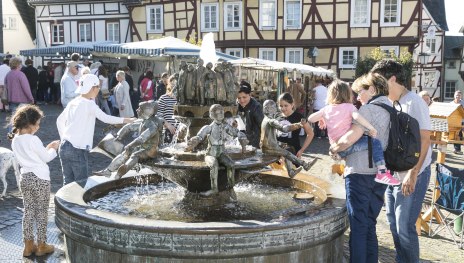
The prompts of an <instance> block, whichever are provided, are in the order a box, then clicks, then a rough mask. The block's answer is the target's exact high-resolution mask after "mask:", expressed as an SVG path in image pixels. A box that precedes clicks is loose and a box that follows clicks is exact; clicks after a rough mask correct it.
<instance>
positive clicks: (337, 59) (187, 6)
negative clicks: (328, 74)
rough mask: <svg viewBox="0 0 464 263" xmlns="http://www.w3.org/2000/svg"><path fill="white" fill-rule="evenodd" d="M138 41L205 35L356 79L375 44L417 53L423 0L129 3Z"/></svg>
mask: <svg viewBox="0 0 464 263" xmlns="http://www.w3.org/2000/svg"><path fill="white" fill-rule="evenodd" d="M125 3H126V4H127V7H128V9H129V11H130V19H131V34H132V38H133V39H134V41H139V40H146V39H151V38H157V37H159V36H163V35H169V36H174V37H177V38H181V39H182V38H185V39H192V38H193V39H195V40H196V39H201V38H202V36H203V35H204V34H206V33H208V32H213V33H214V35H215V42H216V47H217V48H220V49H221V50H222V51H223V52H226V53H229V54H232V55H235V56H239V57H257V58H263V59H270V60H278V61H286V62H292V63H305V64H315V65H317V66H321V67H324V68H328V69H332V70H334V71H335V72H336V73H337V75H338V76H340V78H342V79H346V80H352V79H353V77H354V67H355V62H356V59H357V58H359V57H361V56H364V55H366V54H368V53H369V52H370V51H371V50H372V49H373V48H375V47H380V48H382V49H384V50H386V51H389V50H394V52H396V53H399V52H400V51H403V50H405V51H409V52H411V53H412V52H413V51H414V49H415V48H416V47H417V45H418V43H419V40H420V37H419V36H420V31H421V26H420V25H421V24H422V23H421V19H422V16H423V15H422V14H423V4H422V1H421V0H351V1H349V0H317V1H316V0H254V1H251V0H230V1H228V0H189V1H186V0H171V1H165V0H125Z"/></svg>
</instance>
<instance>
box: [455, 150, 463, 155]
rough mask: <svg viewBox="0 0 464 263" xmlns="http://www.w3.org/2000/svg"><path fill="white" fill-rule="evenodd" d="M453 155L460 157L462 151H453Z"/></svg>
mask: <svg viewBox="0 0 464 263" xmlns="http://www.w3.org/2000/svg"><path fill="white" fill-rule="evenodd" d="M453 153H454V154H457V155H462V151H454V152H453Z"/></svg>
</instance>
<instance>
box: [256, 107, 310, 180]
mask: <svg viewBox="0 0 464 263" xmlns="http://www.w3.org/2000/svg"><path fill="white" fill-rule="evenodd" d="M263 113H264V119H263V122H262V123H261V138H260V143H259V144H260V147H261V150H262V151H263V153H264V154H268V155H272V156H283V157H284V158H285V167H286V168H287V172H288V176H289V177H290V178H293V177H295V176H296V175H297V174H298V173H299V172H300V171H301V169H302V168H304V169H305V170H306V171H307V170H309V168H310V167H311V164H310V163H308V162H305V161H302V160H300V159H298V158H297V157H296V156H295V155H293V154H292V153H291V152H289V151H287V150H285V149H282V148H281V147H280V146H279V143H278V141H277V133H276V130H279V131H282V132H291V131H294V130H296V129H300V128H302V127H303V124H304V122H306V120H305V119H302V120H301V122H299V123H293V124H289V125H282V124H281V123H280V122H279V120H277V119H276V117H277V113H278V112H277V105H276V103H275V102H274V101H273V100H266V101H265V102H264V103H263ZM293 163H294V164H296V165H298V167H297V168H293Z"/></svg>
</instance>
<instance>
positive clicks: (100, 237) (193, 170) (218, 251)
mask: <svg viewBox="0 0 464 263" xmlns="http://www.w3.org/2000/svg"><path fill="white" fill-rule="evenodd" d="M189 68H190V69H189ZM191 68H192V67H191V66H188V65H186V64H185V63H182V64H181V74H180V75H179V79H178V82H177V83H178V85H185V84H182V83H183V81H184V83H195V82H192V80H191V79H190V80H189V78H190V77H188V76H185V75H183V72H182V70H183V69H185V70H186V71H187V72H188V71H190V72H192V70H191ZM224 68H225V67H222V68H220V69H218V70H217V72H215V73H211V72H212V70H211V68H210V65H207V67H206V69H205V71H208V73H207V74H220V73H219V72H221V71H222V72H223V71H224ZM223 74H224V73H223ZM213 77H214V76H212V75H211V80H208V81H213V80H214V79H218V78H217V77H214V78H213ZM183 78H185V80H183ZM187 80H188V81H187ZM205 82H207V81H206V80H205V81H204V82H203V83H205ZM213 83H214V85H218V82H217V80H216V81H214V82H213ZM219 84H220V85H223V84H221V83H220V82H219ZM208 85H210V84H208ZM211 85H213V84H211ZM195 89H197V88H195ZM205 89H206V87H205ZM189 90H191V87H190V88H189V87H186V86H178V92H182V93H183V94H184V95H185V92H186V91H189ZM198 90H201V89H199V88H198ZM197 94H198V93H197ZM227 94H228V93H227V92H225V96H224V98H226V99H227V98H228V96H227ZM184 95H178V98H179V100H180V102H182V103H184V104H185V103H186V104H189V106H187V105H183V104H181V105H183V106H178V107H176V112H177V114H178V115H179V119H183V120H184V121H185V122H188V123H191V124H192V125H193V127H192V126H191V127H190V133H192V134H193V135H194V134H196V131H197V130H199V128H198V126H203V125H208V124H209V123H210V122H211V121H207V118H205V117H207V116H208V115H207V114H206V112H208V109H209V108H210V107H209V106H206V105H202V104H203V103H205V104H206V103H215V102H216V103H217V102H221V103H222V104H224V106H223V109H224V117H227V116H234V115H235V112H234V107H232V106H231V105H228V104H229V103H228V102H227V100H225V101H218V100H216V101H214V100H212V98H210V97H208V96H210V95H208V94H206V95H205V96H204V101H202V100H201V97H200V100H199V101H193V99H194V98H197V96H190V97H188V96H184ZM215 96H216V98H217V94H216V95H215ZM187 100H190V101H187ZM195 104H197V105H195ZM198 104H199V105H198ZM205 110H206V111H205ZM193 131H195V132H193ZM190 137H193V136H192V135H191V136H190ZM192 140H194V139H190V140H189V142H191V141H192ZM188 146H189V144H188V143H186V142H184V143H183V144H182V143H179V144H177V145H170V146H168V147H161V148H160V149H159V151H158V154H157V156H156V157H155V158H149V159H145V160H142V161H141V162H140V165H141V166H143V167H150V169H151V170H152V171H154V173H153V174H149V175H143V176H135V177H123V178H122V179H119V180H113V181H109V182H105V183H101V184H99V185H97V186H94V187H91V188H90V189H88V190H84V189H83V188H82V187H81V186H80V185H79V184H77V183H72V184H69V185H66V186H64V187H63V188H61V189H60V190H59V191H58V192H57V194H56V196H55V207H56V217H55V220H56V224H57V226H58V227H59V229H60V230H61V231H62V232H63V233H64V239H65V243H66V258H67V261H68V262H111V263H116V262H121V263H122V262H342V261H343V233H344V231H345V230H346V228H347V226H348V222H347V216H346V208H345V200H344V199H343V198H339V197H337V195H336V194H337V193H335V192H333V188H332V186H331V185H330V184H329V183H327V182H325V181H323V180H320V179H317V178H314V177H310V178H309V179H308V180H305V181H303V180H296V179H291V178H288V177H286V176H285V177H284V176H281V175H279V174H278V173H276V172H275V171H271V172H263V167H266V166H267V165H269V164H271V163H273V162H275V161H276V160H277V159H278V158H276V157H275V156H270V155H266V154H263V153H262V152H261V150H258V149H255V148H253V147H250V146H246V147H241V146H227V147H225V153H226V154H227V155H228V156H229V157H230V159H231V163H232V164H233V167H234V172H233V180H232V181H231V180H230V178H228V176H227V173H226V167H225V166H223V165H221V166H219V167H218V168H219V169H218V173H217V176H218V177H217V188H218V192H217V193H213V194H208V195H203V194H202V193H204V192H205V191H209V190H211V188H212V187H211V185H212V184H211V179H210V178H211V177H210V170H211V165H207V163H205V155H207V154H208V149H207V150H206V151H205V150H204V147H203V148H202V146H201V145H198V149H197V150H196V151H185V147H188ZM208 147H210V145H209V146H208ZM170 182H174V183H175V184H172V183H170ZM231 182H232V183H231ZM249 182H253V184H254V185H255V187H251V188H249V189H248V188H247V190H245V191H243V190H240V191H238V193H237V194H236V192H237V191H236V190H235V189H237V188H240V185H241V184H248V183H249ZM236 184H238V186H237V185H236ZM172 185H174V186H172ZM176 185H177V186H176ZM179 186H180V187H182V188H184V189H185V190H181V192H182V193H183V194H181V197H180V198H179V201H178V202H177V201H174V203H175V205H174V206H173V207H172V208H171V207H170V206H169V207H167V210H166V211H168V212H169V210H172V209H178V207H180V210H183V209H184V207H186V208H185V209H187V210H188V211H187V212H186V213H190V214H195V215H196V214H199V213H198V211H202V212H203V211H204V212H205V213H206V214H203V216H200V217H199V218H194V219H192V218H190V217H189V219H186V218H182V216H181V217H180V218H175V219H172V218H168V217H164V216H163V215H161V216H155V217H153V216H147V215H142V216H140V215H139V213H138V211H137V212H135V211H129V212H124V213H120V210H121V209H120V208H121V206H123V205H124V204H120V203H118V202H117V201H119V200H118V199H122V197H116V198H115V199H109V201H99V200H101V199H105V198H107V196H109V195H112V194H113V193H115V192H120V193H122V194H123V195H124V193H127V192H128V191H129V190H128V189H136V190H135V191H136V192H143V191H145V192H148V193H147V194H148V195H150V194H151V191H158V190H143V189H144V187H146V189H155V188H156V189H161V191H164V192H163V193H162V195H163V194H164V195H167V196H168V197H167V198H166V196H165V197H164V199H175V196H174V195H175V194H174V192H176V191H178V190H176V187H179ZM261 186H265V187H270V188H271V189H284V190H279V191H287V192H289V194H293V192H295V193H297V192H298V193H310V194H311V195H312V196H313V197H315V198H314V200H313V201H308V200H306V201H302V202H299V201H295V200H293V199H292V198H291V197H288V194H283V195H282V196H279V197H278V198H277V199H276V200H270V201H266V202H267V203H270V204H272V203H273V202H274V201H276V203H277V201H278V200H279V199H285V198H286V199H288V200H289V203H292V206H291V207H281V206H278V205H277V204H276V205H275V208H274V209H273V205H270V207H271V209H270V210H269V208H268V210H265V212H264V213H263V215H262V216H255V215H254V214H253V213H252V214H251V215H242V214H240V216H237V217H234V216H232V217H230V218H228V216H227V214H228V213H227V211H228V210H229V209H231V207H234V206H235V207H236V206H240V202H241V199H240V196H241V195H243V192H255V191H256V192H259V190H257V189H259V187H261ZM150 187H151V188H150ZM169 187H173V188H169ZM140 189H142V190H140ZM163 189H164V190H163ZM166 189H167V190H166ZM276 191H277V190H276ZM169 195H172V198H171V197H170V196H169ZM264 195H266V194H264ZM255 198H257V199H259V198H260V197H257V196H256V197H254V196H253V195H252V196H251V197H250V196H247V195H246V198H245V199H255ZM140 200H141V199H135V201H134V199H133V198H132V202H133V203H135V205H138V203H141V202H142V201H140ZM164 201H165V200H164ZM164 201H162V200H161V199H156V198H155V200H152V201H151V202H150V203H149V206H150V208H153V209H154V210H157V209H158V208H157V207H158V205H160V204H161V203H162V202H164ZM105 202H106V203H105ZM97 203H98V205H96V204H97ZM108 203H110V204H108ZM113 203H114V204H113ZM179 204H181V205H179ZM111 205H113V206H112V207H113V208H114V209H111V208H110V209H104V208H102V207H108V206H109V207H111ZM159 209H161V208H159ZM162 213H167V212H162ZM218 213H219V214H221V213H224V214H226V216H223V217H216V215H217V214H218ZM158 214H159V213H158ZM205 215H206V216H205ZM208 218H218V219H216V220H208ZM219 218H220V219H219Z"/></svg>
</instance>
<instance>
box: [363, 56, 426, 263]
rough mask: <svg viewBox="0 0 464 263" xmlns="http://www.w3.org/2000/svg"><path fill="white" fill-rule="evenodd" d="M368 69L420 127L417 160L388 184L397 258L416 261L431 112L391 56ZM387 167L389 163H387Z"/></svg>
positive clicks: (402, 260) (391, 222) (391, 226)
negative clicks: (381, 78) (396, 181)
mask: <svg viewBox="0 0 464 263" xmlns="http://www.w3.org/2000/svg"><path fill="white" fill-rule="evenodd" d="M371 72H374V73H379V74H380V75H383V76H384V77H385V78H386V79H387V80H388V86H389V95H388V97H389V99H390V100H391V101H399V106H398V107H397V109H400V108H401V111H402V112H404V113H407V114H409V115H410V116H411V117H413V118H414V119H416V120H417V122H418V123H419V129H420V155H419V159H418V161H417V164H416V165H415V166H414V167H413V168H412V169H410V170H408V171H404V172H397V173H396V175H397V176H398V177H399V179H400V181H402V184H401V185H399V186H388V188H387V191H386V199H387V220H388V223H389V225H390V230H391V232H392V235H393V241H394V243H395V248H396V261H397V262H408V263H409V262H411V263H415V262H419V239H418V237H417V232H416V226H415V224H416V220H417V218H418V216H419V214H420V211H421V209H422V201H423V199H424V196H425V193H426V191H427V187H428V184H429V180H430V173H431V172H430V164H431V162H432V158H431V155H432V151H431V149H430V130H431V123H430V116H429V109H428V107H427V105H426V104H425V103H424V101H423V100H422V98H421V97H419V96H418V95H417V94H415V93H413V92H411V91H409V90H408V89H407V88H406V87H405V86H406V85H407V84H408V82H409V80H408V79H407V77H406V75H405V74H404V71H403V67H402V65H401V64H399V63H398V62H396V61H394V60H382V61H379V62H377V64H376V65H375V66H374V67H373V68H372V70H371ZM387 167H388V165H387Z"/></svg>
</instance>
